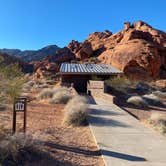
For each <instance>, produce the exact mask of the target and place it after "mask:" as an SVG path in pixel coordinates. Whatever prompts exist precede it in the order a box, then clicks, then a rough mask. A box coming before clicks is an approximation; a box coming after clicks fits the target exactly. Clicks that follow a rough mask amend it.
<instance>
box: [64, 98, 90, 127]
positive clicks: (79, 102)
mask: <svg viewBox="0 0 166 166" xmlns="http://www.w3.org/2000/svg"><path fill="white" fill-rule="evenodd" d="M87 109H88V105H87V100H86V98H84V97H81V96H75V97H74V98H73V99H71V100H70V101H69V102H68V104H67V105H66V107H65V118H64V123H66V124H68V125H72V126H80V125H83V124H85V123H86V118H87Z"/></svg>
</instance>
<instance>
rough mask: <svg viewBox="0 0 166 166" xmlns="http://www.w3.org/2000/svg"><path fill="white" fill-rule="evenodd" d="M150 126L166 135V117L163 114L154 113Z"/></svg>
mask: <svg viewBox="0 0 166 166" xmlns="http://www.w3.org/2000/svg"><path fill="white" fill-rule="evenodd" d="M149 122H150V124H151V125H152V126H153V127H154V128H155V129H156V130H158V131H160V132H161V133H162V134H166V115H165V114H161V113H152V114H151V117H150V119H149Z"/></svg>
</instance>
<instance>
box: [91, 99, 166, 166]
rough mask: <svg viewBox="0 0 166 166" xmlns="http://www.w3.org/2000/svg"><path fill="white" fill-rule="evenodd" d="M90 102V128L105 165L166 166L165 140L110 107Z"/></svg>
mask: <svg viewBox="0 0 166 166" xmlns="http://www.w3.org/2000/svg"><path fill="white" fill-rule="evenodd" d="M95 102H96V104H95V103H94V101H92V99H91V101H90V103H91V105H90V108H91V110H90V116H89V122H90V128H91V130H92V133H93V134H94V137H95V139H96V141H97V144H98V146H99V148H100V149H101V152H102V155H103V158H104V161H105V163H106V165H108V166H166V139H165V137H163V136H161V135H160V134H158V133H157V132H155V131H153V130H151V129H149V128H146V127H144V126H143V125H142V124H141V123H140V122H139V121H138V120H136V119H135V118H133V117H132V116H131V115H129V114H128V113H126V112H125V111H124V110H122V109H120V108H119V107H117V106H116V105H114V104H111V103H106V102H103V101H96V100H95Z"/></svg>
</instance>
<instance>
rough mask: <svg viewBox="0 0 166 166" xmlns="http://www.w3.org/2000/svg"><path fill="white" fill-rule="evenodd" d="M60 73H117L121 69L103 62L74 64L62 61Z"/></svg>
mask: <svg viewBox="0 0 166 166" xmlns="http://www.w3.org/2000/svg"><path fill="white" fill-rule="evenodd" d="M60 73H64V74H70V73H71V74H72V73H73V74H118V73H123V72H122V71H120V70H118V69H116V68H114V67H113V66H111V65H105V64H74V63H62V64H61V67H60Z"/></svg>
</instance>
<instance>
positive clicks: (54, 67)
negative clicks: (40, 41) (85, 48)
mask: <svg viewBox="0 0 166 166" xmlns="http://www.w3.org/2000/svg"><path fill="white" fill-rule="evenodd" d="M74 59H75V55H74V54H73V53H72V52H71V51H70V49H69V48H67V47H64V48H62V49H59V50H58V51H57V52H55V54H54V55H52V56H48V57H46V58H44V59H43V60H42V61H38V62H32V64H34V68H35V69H34V72H35V77H36V78H43V77H47V76H51V75H55V74H56V73H57V72H58V71H59V67H60V64H61V63H62V62H70V61H71V60H74Z"/></svg>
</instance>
